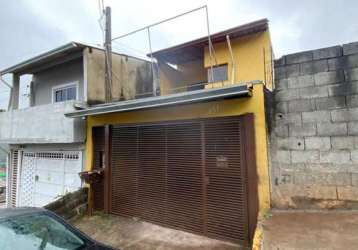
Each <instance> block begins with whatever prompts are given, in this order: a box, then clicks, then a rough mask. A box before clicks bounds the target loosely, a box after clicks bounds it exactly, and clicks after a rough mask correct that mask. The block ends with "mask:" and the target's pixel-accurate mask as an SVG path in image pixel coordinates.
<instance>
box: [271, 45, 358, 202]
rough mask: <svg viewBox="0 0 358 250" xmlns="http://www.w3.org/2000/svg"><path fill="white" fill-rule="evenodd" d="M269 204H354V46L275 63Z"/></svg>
mask: <svg viewBox="0 0 358 250" xmlns="http://www.w3.org/2000/svg"><path fill="white" fill-rule="evenodd" d="M274 96H275V98H274V104H273V106H274V112H273V113H274V115H273V121H272V124H271V126H272V127H273V129H272V130H271V133H270V154H271V162H270V165H271V184H272V205H273V206H274V207H279V208H308V207H314V208H338V207H346V208H348V207H352V206H354V205H355V204H356V202H357V203H358V42H355V43H350V44H344V45H343V46H333V47H329V48H322V49H318V50H312V51H305V52H300V53H295V54H290V55H286V56H283V57H282V58H280V59H278V60H276V61H275V92H274Z"/></svg>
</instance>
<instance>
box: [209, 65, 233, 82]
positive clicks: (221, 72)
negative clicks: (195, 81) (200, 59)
mask: <svg viewBox="0 0 358 250" xmlns="http://www.w3.org/2000/svg"><path fill="white" fill-rule="evenodd" d="M208 79H209V82H221V81H226V80H228V76H227V64H225V65H221V66H216V67H213V78H212V77H211V68H208Z"/></svg>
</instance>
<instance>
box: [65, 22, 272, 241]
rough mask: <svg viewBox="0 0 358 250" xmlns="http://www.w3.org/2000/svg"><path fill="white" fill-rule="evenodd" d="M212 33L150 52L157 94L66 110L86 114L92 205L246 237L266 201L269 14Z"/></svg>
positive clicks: (219, 234)
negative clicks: (93, 177) (93, 175)
mask: <svg viewBox="0 0 358 250" xmlns="http://www.w3.org/2000/svg"><path fill="white" fill-rule="evenodd" d="M211 41H212V44H213V49H209V47H208V37H204V38H201V39H197V40H194V41H190V42H187V43H184V44H181V45H178V46H175V47H171V48H168V49H164V50H161V51H158V52H154V53H153V56H154V57H155V58H156V61H157V63H158V64H157V65H158V69H159V88H160V91H157V92H158V93H159V92H160V95H157V96H152V97H147V98H143V99H134V100H128V101H118V102H113V103H110V104H107V105H94V106H91V107H88V108H85V109H83V110H72V111H71V110H69V111H67V112H66V116H67V117H72V118H74V119H79V118H86V120H87V141H86V153H85V154H86V169H87V170H88V171H90V170H94V169H101V168H102V169H104V177H103V179H102V181H101V182H99V183H95V184H93V185H92V190H93V193H92V197H91V198H90V206H91V208H94V209H98V210H102V209H103V210H104V211H105V212H106V213H111V214H116V215H124V216H131V217H139V218H142V219H144V220H148V221H152V222H155V223H159V224H164V225H167V226H169V227H174V228H178V229H182V230H187V231H190V232H195V233H198V234H203V235H206V236H210V237H214V238H221V239H228V240H232V241H236V242H241V243H242V244H244V245H250V244H251V243H252V239H253V235H254V232H255V228H256V222H257V219H258V216H259V217H260V216H261V217H262V216H263V215H264V214H265V212H266V211H267V210H268V209H269V207H270V193H269V190H270V189H269V170H268V155H267V154H268V149H267V132H266V131H267V127H266V117H265V99H267V97H268V96H269V95H270V89H272V74H273V73H272V57H273V55H272V50H271V41H270V35H269V30H268V21H267V20H266V19H264V20H259V21H256V22H253V23H249V24H245V25H242V26H238V27H235V28H233V29H229V30H226V31H222V32H220V33H217V34H213V35H211ZM210 54H212V56H210Z"/></svg>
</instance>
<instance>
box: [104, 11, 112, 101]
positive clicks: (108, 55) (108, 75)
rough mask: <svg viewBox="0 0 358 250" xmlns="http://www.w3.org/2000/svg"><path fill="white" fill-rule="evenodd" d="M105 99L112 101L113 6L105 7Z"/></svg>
mask: <svg viewBox="0 0 358 250" xmlns="http://www.w3.org/2000/svg"><path fill="white" fill-rule="evenodd" d="M105 16H106V25H105V30H104V32H105V41H104V49H105V71H106V72H105V99H106V102H107V103H108V102H111V101H112V30H111V29H112V27H111V8H110V7H106V9H105Z"/></svg>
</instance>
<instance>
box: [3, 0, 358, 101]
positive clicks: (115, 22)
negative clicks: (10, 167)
mask: <svg viewBox="0 0 358 250" xmlns="http://www.w3.org/2000/svg"><path fill="white" fill-rule="evenodd" d="M104 4H105V5H108V6H111V7H112V35H113V37H115V36H116V35H120V34H123V33H126V32H129V31H131V30H134V29H137V28H140V27H143V26H146V25H148V24H151V23H153V22H156V21H158V20H161V19H164V18H168V17H171V16H173V15H176V14H178V13H181V12H184V11H187V10H190V9H193V8H196V7H198V6H201V5H205V4H207V5H208V8H209V18H210V29H211V32H212V33H213V32H217V31H220V30H223V29H227V28H230V27H233V26H237V25H240V24H243V23H245V22H250V21H254V20H257V19H261V18H268V19H269V21H270V32H271V39H272V43H273V48H274V52H275V55H276V58H278V57H279V56H281V55H284V54H288V53H294V52H297V51H302V50H309V49H315V48H320V47H326V46H332V45H336V44H343V43H347V42H353V41H358V18H357V10H358V1H356V0H346V1H343V0H300V1H290V0H271V1H269V0H196V1H192V0H180V1H169V0H156V1H148V0H131V1H123V0H104ZM99 17H100V11H99V4H98V0H50V1H49V0H36V1H31V0H12V1H5V0H0V28H1V29H0V30H1V36H0V70H1V69H4V68H6V67H8V66H11V65H13V64H16V63H18V62H21V61H22V60H25V59H27V58H30V57H32V56H35V55H37V54H38V53H41V52H45V51H46V50H49V49H52V48H54V47H56V46H60V45H62V44H64V43H66V42H69V41H71V40H75V41H83V42H89V43H94V44H101V43H102V42H103V41H102V32H101V29H100V27H99V22H98V19H99ZM205 33H206V19H205V13H204V12H203V11H200V12H197V13H194V14H192V15H190V16H187V17H185V18H181V19H178V20H176V21H174V22H170V23H167V24H165V25H160V26H158V27H156V28H155V29H153V31H152V40H153V47H154V48H153V50H156V49H160V48H163V47H166V46H172V45H175V44H176V43H181V42H184V41H186V40H188V39H192V38H195V37H200V36H202V35H205ZM113 47H114V49H115V50H119V51H122V52H127V53H131V54H134V55H137V56H140V55H143V53H145V52H147V51H148V46H147V40H146V37H145V34H144V33H142V34H137V35H136V36H132V37H130V38H128V39H123V40H119V41H117V42H116V43H114V44H113ZM7 95H8V90H7V88H6V87H4V86H3V85H1V84H0V108H1V107H4V104H5V103H6V97H7Z"/></svg>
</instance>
